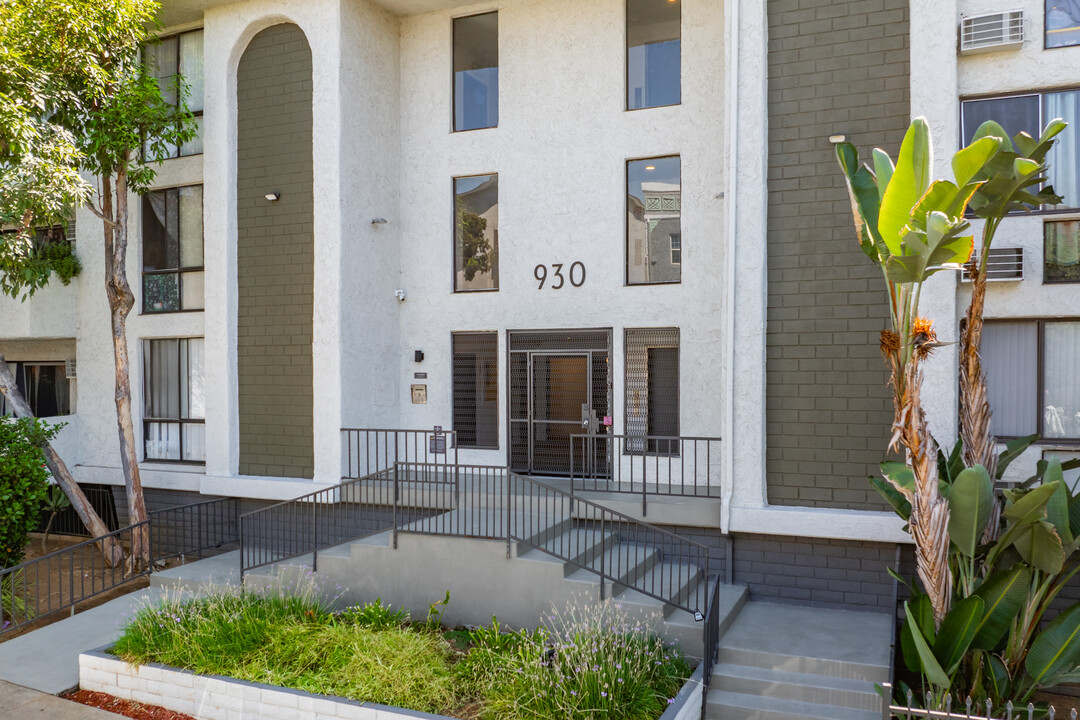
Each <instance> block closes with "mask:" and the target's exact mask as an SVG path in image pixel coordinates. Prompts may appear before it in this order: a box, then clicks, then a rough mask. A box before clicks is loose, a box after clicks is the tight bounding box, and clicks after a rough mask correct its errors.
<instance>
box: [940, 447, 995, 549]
mask: <svg viewBox="0 0 1080 720" xmlns="http://www.w3.org/2000/svg"><path fill="white" fill-rule="evenodd" d="M995 502H996V500H995V499H994V481H993V480H991V479H990V473H988V472H986V468H984V467H983V466H982V465H976V466H975V467H969V468H966V469H964V470H963V471H962V472H961V473H960V474H959V475H958V476H957V477H956V480H954V481H953V487H952V492H951V493H950V494H949V537H950V538H952V541H953V543H954V544H955V545H956V547H957V549H959V550H960V552H962V553H963V554H964V555H966V556H967V557H973V556H974V555H975V550H976V549H977V548H978V546H979V539H980V538H981V537H982V535H983V532H984V531H985V530H986V523H987V522H988V521H989V520H990V512H991V510H992V509H993V504H994V503H995Z"/></svg>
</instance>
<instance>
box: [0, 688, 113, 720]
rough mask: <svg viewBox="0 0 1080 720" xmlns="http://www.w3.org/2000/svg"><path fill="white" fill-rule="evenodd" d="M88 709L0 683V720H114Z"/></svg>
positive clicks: (43, 694) (108, 714)
mask: <svg viewBox="0 0 1080 720" xmlns="http://www.w3.org/2000/svg"><path fill="white" fill-rule="evenodd" d="M116 718H117V716H116V715H114V714H113V713H110V712H105V711H104V710H98V709H97V708H92V707H90V706H88V705H80V704H79V703H76V702H71V701H70V700H64V699H63V698H58V697H56V696H55V695H49V694H48V693H43V692H40V691H38V690H31V689H30V688H28V687H23V686H22V685H15V684H14V683H9V682H4V681H3V680H0V720H116Z"/></svg>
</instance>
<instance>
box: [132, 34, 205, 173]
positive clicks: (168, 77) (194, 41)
mask: <svg viewBox="0 0 1080 720" xmlns="http://www.w3.org/2000/svg"><path fill="white" fill-rule="evenodd" d="M145 56H146V63H147V66H148V67H149V69H150V73H151V74H152V75H153V76H154V77H155V78H157V81H158V87H159V88H161V96H162V97H163V98H164V99H165V102H167V103H168V104H170V105H177V104H178V102H177V96H176V95H177V93H176V90H177V83H176V78H177V76H178V75H179V76H180V77H182V78H183V79H184V81H185V82H186V83H187V85H188V97H187V107H188V110H189V111H190V112H191V114H192V115H193V116H194V117H195V122H196V124H197V125H198V134H197V135H196V136H195V137H194V138H192V139H191V140H189V141H187V142H186V143H184V144H183V145H180V146H179V147H177V146H170V148H169V155H168V157H184V156H186V155H201V154H202V151H203V141H202V130H203V127H202V124H203V120H202V117H203V88H204V80H203V31H202V30H201V29H200V30H192V31H190V32H185V33H180V34H178V35H170V36H168V37H164V38H161V39H160V40H158V41H157V42H152V43H148V44H147V45H146V50H145Z"/></svg>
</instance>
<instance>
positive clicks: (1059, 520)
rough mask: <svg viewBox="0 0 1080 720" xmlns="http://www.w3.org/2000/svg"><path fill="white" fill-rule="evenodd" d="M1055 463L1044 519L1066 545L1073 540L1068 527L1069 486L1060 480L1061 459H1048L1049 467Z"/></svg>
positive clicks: (1048, 475) (1052, 466)
mask: <svg viewBox="0 0 1080 720" xmlns="http://www.w3.org/2000/svg"><path fill="white" fill-rule="evenodd" d="M1055 464H1056V465H1057V467H1056V470H1057V473H1056V474H1057V477H1058V479H1057V480H1054V481H1053V482H1051V483H1050V484H1051V485H1053V486H1054V488H1055V490H1054V494H1053V495H1051V496H1050V499H1049V500H1048V501H1047V503H1046V520H1047V522H1049V523H1050V524H1051V525H1053V526H1054V529H1055V530H1057V534H1058V536H1059V537H1060V538H1061V543H1062V544H1063V545H1068V544H1069V543H1071V542H1072V540H1073V534H1072V530H1070V529H1069V488H1068V486H1067V485H1065V482H1064V481H1063V480H1061V479H1060V478H1061V461H1060V460H1058V459H1057V458H1054V459H1052V460H1051V461H1050V467H1051V468H1054V466H1055ZM1049 477H1050V472H1047V478H1049Z"/></svg>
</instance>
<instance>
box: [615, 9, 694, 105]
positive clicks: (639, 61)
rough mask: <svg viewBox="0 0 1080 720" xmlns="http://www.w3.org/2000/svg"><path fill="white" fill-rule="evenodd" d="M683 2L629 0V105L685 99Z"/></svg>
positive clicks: (627, 81) (660, 103)
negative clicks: (683, 95) (683, 85)
mask: <svg viewBox="0 0 1080 720" xmlns="http://www.w3.org/2000/svg"><path fill="white" fill-rule="evenodd" d="M681 5H682V3H681V2H680V1H679V0H626V107H627V109H628V110H640V109H641V108H650V107H660V106H662V105H678V104H679V103H680V102H681V101H682V78H681V75H682V59H681V54H682V48H681V45H682V7H681Z"/></svg>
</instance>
